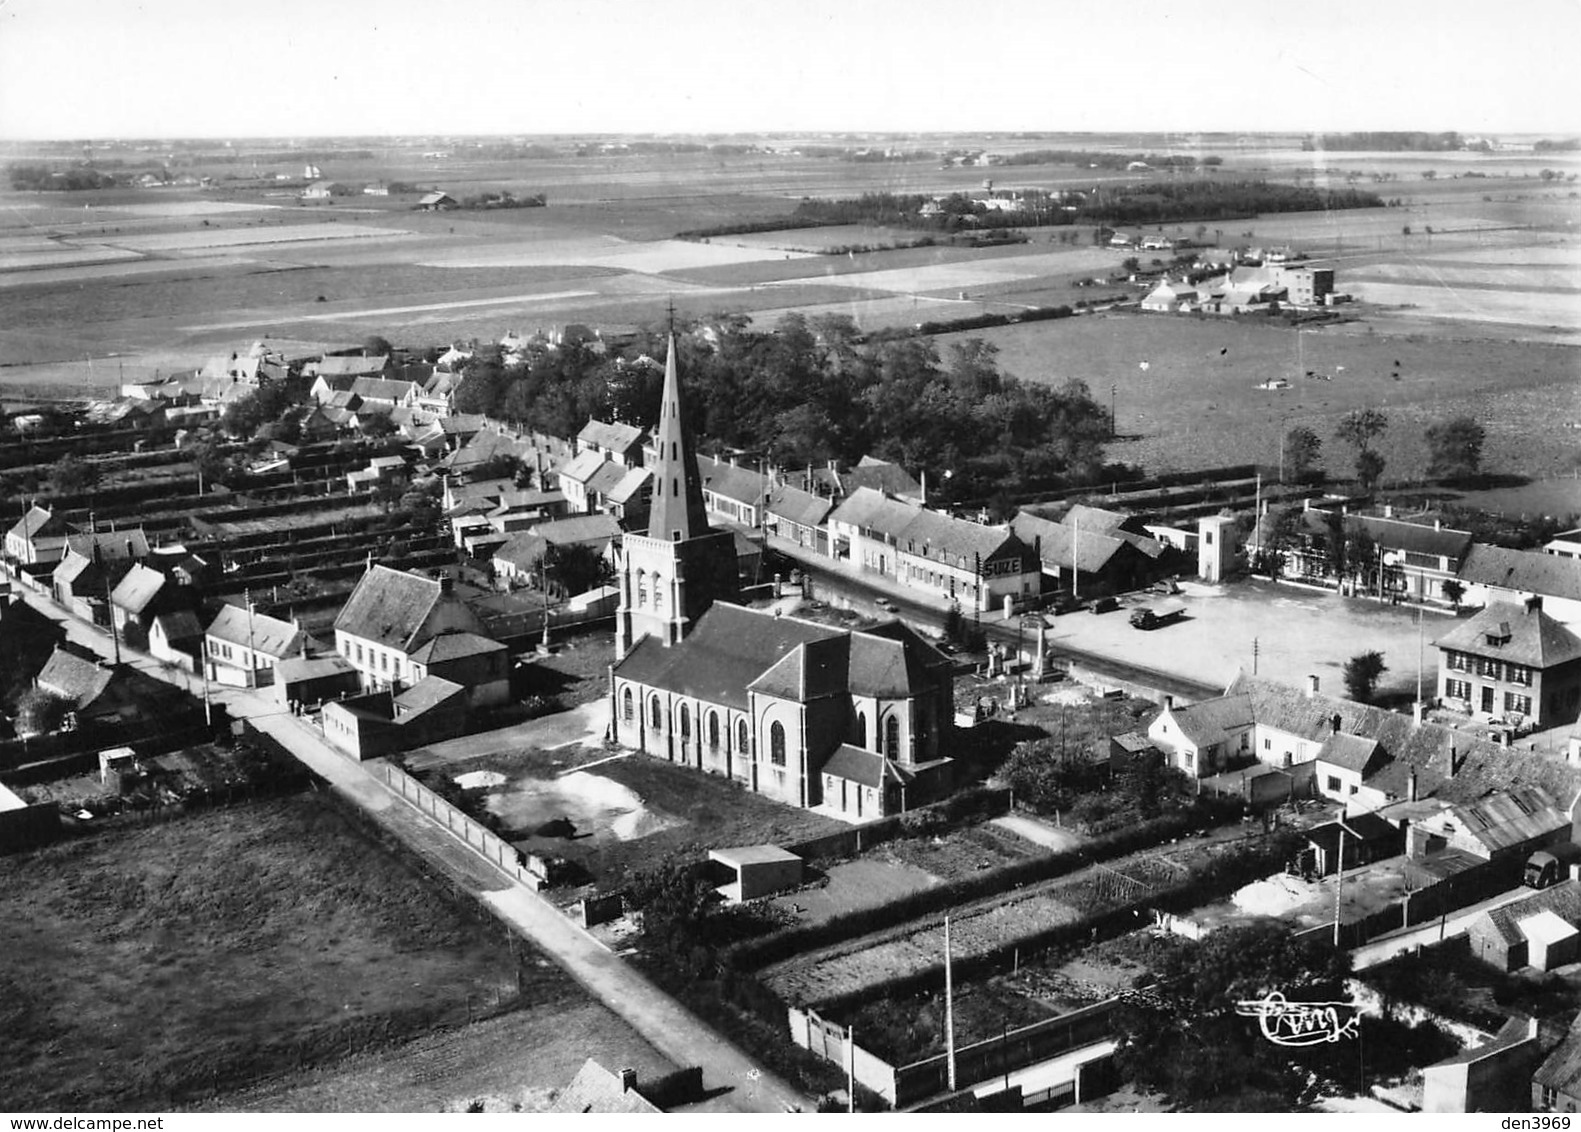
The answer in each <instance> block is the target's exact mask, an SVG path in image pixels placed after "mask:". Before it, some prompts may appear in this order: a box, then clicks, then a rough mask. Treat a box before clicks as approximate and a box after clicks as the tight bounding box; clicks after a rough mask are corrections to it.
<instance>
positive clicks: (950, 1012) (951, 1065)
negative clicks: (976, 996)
mask: <svg viewBox="0 0 1581 1132" xmlns="http://www.w3.org/2000/svg"><path fill="white" fill-rule="evenodd" d="M944 1050H945V1054H946V1067H947V1069H948V1070H949V1083H950V1092H952V1093H953V1092H955V981H954V977H953V976H952V975H951V972H950V918H949V917H948V916H945V917H944Z"/></svg>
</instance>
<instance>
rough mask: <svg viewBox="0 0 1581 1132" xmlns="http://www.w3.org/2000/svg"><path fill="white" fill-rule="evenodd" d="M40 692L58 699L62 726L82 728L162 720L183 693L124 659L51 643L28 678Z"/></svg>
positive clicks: (136, 725) (176, 710)
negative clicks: (66, 717) (62, 704)
mask: <svg viewBox="0 0 1581 1132" xmlns="http://www.w3.org/2000/svg"><path fill="white" fill-rule="evenodd" d="M34 684H35V685H36V686H37V687H38V688H39V689H40V690H42V691H44V692H48V693H49V694H50V695H52V696H55V697H57V698H58V699H61V700H64V701H65V703H66V710H67V711H68V712H70V713H71V718H70V719H69V720H68V726H75V727H77V728H79V729H83V730H86V729H88V728H89V727H99V728H105V729H109V728H115V727H121V728H142V727H143V726H145V725H147V724H149V723H162V724H166V725H168V724H169V722H170V719H171V717H172V716H174V715H177V714H179V713H180V710H181V708H180V707H179V706H178V705H179V703H180V701H182V700H184V699H185V698H186V697H185V694H184V693H182V692H180V691H179V690H178V689H176V688H174V687H172V686H171V685H169V684H166V683H165V682H164V681H162V680H155V679H154V678H153V677H151V676H147V675H145V674H144V673H142V672H139V671H138V670H137V669H135V668H133V667H132V666H131V665H129V664H111V663H109V662H108V661H104V660H100V659H98V658H90V657H85V656H82V655H80V654H78V653H76V652H73V651H71V650H70V649H69V648H66V647H62V646H56V648H55V651H54V652H52V653H51V654H50V657H49V660H47V661H46V662H45V663H44V667H43V668H42V669H41V670H40V671H39V674H38V675H37V676H36V677H35V678H34Z"/></svg>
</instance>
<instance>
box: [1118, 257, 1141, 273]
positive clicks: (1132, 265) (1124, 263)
mask: <svg viewBox="0 0 1581 1132" xmlns="http://www.w3.org/2000/svg"><path fill="white" fill-rule="evenodd" d="M1120 266H1121V267H1122V268H1123V269H1124V270H1125V271H1126V273H1127V274H1134V273H1135V272H1138V271H1140V270H1141V269H1142V261H1141V260H1140V259H1138V258H1137V257H1136V256H1134V255H1133V256H1126V258H1124V259H1122V260H1121V261H1120Z"/></svg>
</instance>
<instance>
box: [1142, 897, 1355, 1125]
mask: <svg viewBox="0 0 1581 1132" xmlns="http://www.w3.org/2000/svg"><path fill="white" fill-rule="evenodd" d="M1164 946H1165V950H1164V954H1163V955H1162V957H1161V958H1160V959H1159V960H1158V961H1156V962H1155V963H1154V964H1153V967H1154V972H1153V973H1154V974H1155V975H1156V976H1157V982H1156V983H1155V984H1154V986H1153V987H1151V988H1150V989H1148V990H1145V991H1141V992H1137V993H1135V994H1132V995H1128V996H1126V998H1125V1000H1124V1001H1123V1002H1122V1004H1121V1006H1120V1008H1119V1009H1118V1010H1117V1011H1116V1014H1115V1023H1116V1027H1117V1029H1118V1032H1119V1048H1118V1049H1116V1050H1115V1061H1116V1063H1117V1065H1118V1067H1119V1069H1120V1072H1121V1073H1122V1074H1123V1075H1124V1076H1125V1077H1126V1078H1127V1079H1128V1080H1130V1081H1133V1082H1135V1083H1136V1084H1137V1085H1139V1086H1140V1087H1141V1088H1143V1089H1146V1090H1148V1091H1152V1092H1158V1093H1162V1094H1163V1095H1164V1096H1165V1097H1167V1098H1168V1099H1169V1100H1170V1101H1171V1102H1173V1103H1174V1104H1175V1105H1177V1106H1180V1107H1183V1108H1189V1109H1196V1110H1199V1111H1211V1112H1225V1111H1289V1110H1290V1109H1293V1108H1294V1107H1295V1106H1296V1104H1297V1103H1298V1102H1299V1100H1300V1099H1301V1097H1302V1094H1303V1092H1304V1090H1305V1088H1306V1084H1307V1079H1308V1075H1309V1071H1310V1069H1311V1068H1320V1069H1321V1068H1327V1066H1328V1062H1329V1061H1331V1060H1335V1061H1337V1059H1338V1058H1339V1057H1343V1058H1344V1062H1343V1063H1344V1064H1345V1065H1346V1067H1347V1068H1349V1069H1350V1070H1351V1072H1354V1066H1355V1058H1354V1053H1353V1050H1352V1048H1351V1047H1350V1046H1348V1045H1347V1046H1344V1047H1343V1051H1341V1050H1340V1049H1333V1050H1330V1049H1324V1050H1319V1051H1317V1052H1315V1053H1308V1052H1307V1051H1304V1050H1303V1051H1296V1050H1292V1049H1288V1048H1284V1047H1281V1046H1277V1045H1275V1044H1273V1043H1272V1042H1269V1041H1268V1040H1267V1039H1265V1038H1264V1037H1263V1036H1262V1033H1261V1031H1260V1029H1259V1026H1258V1023H1257V1022H1256V1021H1255V1020H1254V1019H1251V1018H1247V1017H1244V1016H1242V1015H1239V1014H1238V1013H1237V1012H1236V1005H1237V1003H1239V1002H1241V1001H1246V1000H1259V999H1263V998H1265V997H1266V996H1267V995H1269V994H1270V993H1271V992H1274V991H1278V992H1279V993H1280V994H1282V995H1284V996H1285V997H1286V999H1288V1000H1290V1001H1292V1002H1311V1001H1316V1002H1324V1001H1336V1000H1343V999H1344V997H1345V989H1344V988H1345V979H1346V977H1347V976H1348V975H1349V973H1350V957H1349V955H1348V954H1347V953H1346V952H1344V951H1340V950H1336V949H1334V948H1332V947H1329V946H1328V945H1327V944H1326V943H1324V942H1322V941H1318V940H1313V939H1307V940H1302V941H1298V940H1297V939H1296V938H1295V937H1294V936H1293V935H1292V934H1291V932H1290V929H1289V928H1288V927H1286V926H1285V925H1283V924H1278V923H1269V922H1261V923H1253V924H1246V925H1237V926H1231V927H1225V928H1220V929H1219V930H1218V931H1215V932H1213V933H1211V934H1209V935H1208V936H1206V937H1204V938H1203V939H1202V940H1200V941H1197V942H1189V941H1185V940H1172V941H1170V942H1169V943H1167V944H1166V945H1164Z"/></svg>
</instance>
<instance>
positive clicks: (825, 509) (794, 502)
mask: <svg viewBox="0 0 1581 1132" xmlns="http://www.w3.org/2000/svg"><path fill="white" fill-rule="evenodd" d="M833 506H834V505H833V504H832V503H830V502H829V500H827V499H824V498H823V497H822V496H817V495H813V494H811V493H810V492H806V491H802V490H801V489H800V488H795V487H776V488H774V489H773V490H772V491H770V492H769V499H768V506H767V510H768V512H769V514H771V515H778V516H780V517H781V518H784V519H788V520H790V521H791V522H793V523H796V524H798V525H800V526H803V527H821V526H822V525H823V522H824V520H825V519H827V518H828V517H829V511H830V509H831V508H832V507H833Z"/></svg>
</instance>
